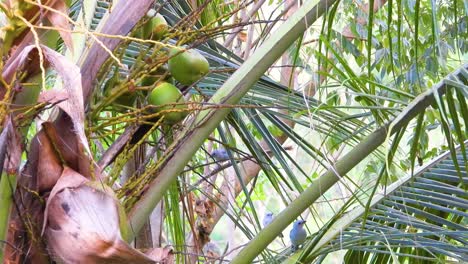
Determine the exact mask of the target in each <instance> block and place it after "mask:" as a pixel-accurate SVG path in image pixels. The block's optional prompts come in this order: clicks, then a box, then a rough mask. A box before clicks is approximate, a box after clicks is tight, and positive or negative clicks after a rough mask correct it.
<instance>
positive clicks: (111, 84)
mask: <svg viewBox="0 0 468 264" xmlns="http://www.w3.org/2000/svg"><path fill="white" fill-rule="evenodd" d="M118 85H119V83H118V82H115V81H113V80H112V79H110V80H109V81H107V83H106V85H105V86H104V95H105V96H106V97H107V96H111V95H112V94H114V93H116V92H117V91H116V90H115V91H114V89H118V87H117V86H118ZM136 99H137V93H136V92H135V91H128V92H125V93H123V94H121V95H120V96H119V97H117V98H115V99H114V100H113V101H112V106H113V108H114V110H116V111H118V112H123V111H125V110H126V109H128V108H130V107H133V106H134V105H135V101H136Z"/></svg>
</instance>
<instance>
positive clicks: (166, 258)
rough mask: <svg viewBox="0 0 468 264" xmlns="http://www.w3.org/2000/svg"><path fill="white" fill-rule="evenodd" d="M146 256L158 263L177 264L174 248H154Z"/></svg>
mask: <svg viewBox="0 0 468 264" xmlns="http://www.w3.org/2000/svg"><path fill="white" fill-rule="evenodd" d="M145 254H146V255H147V256H148V257H150V258H151V259H152V260H154V261H156V262H157V263H163V264H170V263H175V261H174V253H173V250H172V247H170V246H166V247H164V248H152V249H150V250H148V251H147V252H146V253H145Z"/></svg>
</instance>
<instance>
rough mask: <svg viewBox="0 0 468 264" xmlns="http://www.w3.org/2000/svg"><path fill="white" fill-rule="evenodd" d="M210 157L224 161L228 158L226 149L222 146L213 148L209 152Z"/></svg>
mask: <svg viewBox="0 0 468 264" xmlns="http://www.w3.org/2000/svg"><path fill="white" fill-rule="evenodd" d="M210 155H211V157H212V158H213V159H214V160H216V161H224V160H228V159H229V155H228V153H227V150H226V149H224V148H219V149H215V150H213V151H212V152H211V154H210Z"/></svg>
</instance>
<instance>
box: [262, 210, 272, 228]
mask: <svg viewBox="0 0 468 264" xmlns="http://www.w3.org/2000/svg"><path fill="white" fill-rule="evenodd" d="M271 221H273V213H272V212H266V214H265V217H263V221H262V224H263V228H265V227H266V226H267V225H269V224H270V223H271Z"/></svg>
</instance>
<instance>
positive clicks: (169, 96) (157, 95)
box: [148, 82, 187, 124]
mask: <svg viewBox="0 0 468 264" xmlns="http://www.w3.org/2000/svg"><path fill="white" fill-rule="evenodd" d="M184 103H185V99H184V97H183V95H182V93H181V92H180V91H179V89H177V87H175V86H174V85H172V84H170V83H168V82H160V83H158V84H157V85H156V86H155V87H154V89H153V90H152V91H151V92H150V93H149V94H148V104H151V105H154V106H158V107H156V108H154V111H155V112H159V111H163V110H166V111H167V110H177V109H184V108H186V105H185V104H184ZM171 104H173V105H171ZM186 116H187V111H170V112H169V111H168V112H165V113H164V122H166V123H167V124H175V123H177V122H179V121H181V120H182V119H184V118H185V117H186Z"/></svg>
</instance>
